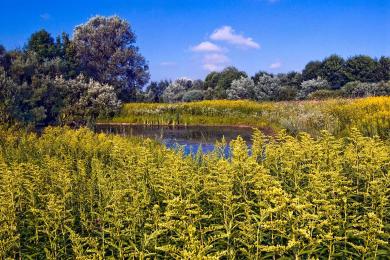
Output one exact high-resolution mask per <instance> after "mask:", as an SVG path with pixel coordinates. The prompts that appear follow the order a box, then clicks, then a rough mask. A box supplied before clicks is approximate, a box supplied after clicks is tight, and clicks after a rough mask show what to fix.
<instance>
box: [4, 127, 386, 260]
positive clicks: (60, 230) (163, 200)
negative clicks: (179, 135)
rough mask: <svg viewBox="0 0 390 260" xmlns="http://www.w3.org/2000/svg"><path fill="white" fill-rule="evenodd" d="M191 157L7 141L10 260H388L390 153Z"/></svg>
mask: <svg viewBox="0 0 390 260" xmlns="http://www.w3.org/2000/svg"><path fill="white" fill-rule="evenodd" d="M230 146H231V149H232V155H231V156H230V157H229V158H225V157H223V156H222V157H221V149H222V150H223V147H224V144H223V142H222V143H221V144H219V145H218V146H217V149H216V150H215V151H214V152H213V153H211V154H208V155H200V154H199V155H197V157H196V158H192V157H183V155H182V154H181V152H174V151H169V150H167V149H165V148H164V147H162V146H160V145H158V144H156V143H154V142H152V141H150V140H147V139H143V140H136V139H126V138H121V137H118V136H107V135H104V134H93V133H92V132H90V131H89V130H86V129H80V130H77V131H73V130H69V129H67V128H47V129H46V130H45V131H44V133H43V134H42V136H40V137H38V136H36V135H34V134H25V133H23V132H15V131H11V130H0V172H1V174H0V195H1V198H2V199H1V201H0V222H1V227H0V257H1V258H12V259H19V258H21V259H24V258H26V259H28V258H34V259H43V258H50V259H106V258H108V259H110V258H112V259H128V258H136V259H149V258H175V259H176V258H179V259H220V258H223V259H234V258H238V259H244V258H245V259H263V258H273V259H275V258H288V259H291V258H295V259H299V258H303V259H324V258H330V259H332V258H343V259H351V258H386V256H388V255H389V254H390V246H389V242H388V241H389V239H390V237H389V234H390V230H389V221H390V211H389V208H390V201H389V196H388V194H389V192H390V179H389V170H390V168H389V167H390V156H389V154H390V147H389V145H388V143H387V144H386V143H385V142H384V141H381V140H379V138H377V137H372V138H369V137H363V136H362V134H361V133H359V132H358V131H357V130H356V129H352V130H351V131H350V132H349V137H348V138H341V139H338V138H335V137H334V136H332V135H330V134H329V133H327V132H322V134H321V136H320V137H319V138H318V139H313V138H311V137H310V136H309V135H307V134H304V133H302V134H300V135H299V136H298V137H297V138H293V137H291V136H288V135H286V133H285V132H280V133H279V134H278V135H276V136H275V137H267V136H264V135H263V134H262V133H261V132H260V131H255V133H254V135H253V145H252V148H251V150H252V152H251V155H249V154H248V147H247V145H246V143H245V142H244V141H243V140H242V139H241V138H240V137H239V138H237V140H235V141H232V142H231V144H230Z"/></svg>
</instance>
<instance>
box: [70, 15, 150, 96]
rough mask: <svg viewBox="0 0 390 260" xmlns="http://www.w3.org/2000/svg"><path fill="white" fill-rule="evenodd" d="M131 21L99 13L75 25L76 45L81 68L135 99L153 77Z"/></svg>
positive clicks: (95, 78) (74, 41)
mask: <svg viewBox="0 0 390 260" xmlns="http://www.w3.org/2000/svg"><path fill="white" fill-rule="evenodd" d="M135 41H136V36H135V34H134V32H133V31H132V29H131V26H130V24H129V23H128V22H127V21H126V20H124V19H121V18H120V17H118V16H111V17H104V16H96V17H93V18H91V19H90V20H89V21H88V22H87V23H85V24H82V25H79V26H77V27H76V28H75V31H74V37H73V44H74V45H73V46H74V50H75V54H76V57H77V59H78V61H79V63H80V68H81V72H82V73H83V74H84V75H86V76H88V77H90V78H92V79H94V80H96V81H98V82H101V83H103V84H110V85H111V86H113V87H114V88H115V90H116V91H117V94H118V95H119V98H120V99H121V100H124V101H131V100H134V98H135V97H134V95H135V92H136V90H139V89H141V88H142V87H143V86H144V85H145V84H146V83H147V82H148V81H149V67H148V65H147V63H146V61H145V58H144V57H143V56H142V55H141V54H140V53H139V51H138V47H136V46H135Z"/></svg>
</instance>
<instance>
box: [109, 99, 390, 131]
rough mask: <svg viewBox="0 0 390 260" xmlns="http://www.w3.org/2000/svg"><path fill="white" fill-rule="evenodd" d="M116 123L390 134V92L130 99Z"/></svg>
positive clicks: (114, 120)
mask: <svg viewBox="0 0 390 260" xmlns="http://www.w3.org/2000/svg"><path fill="white" fill-rule="evenodd" d="M109 122H111V123H133V124H154V125H155V124H159V125H167V124H170V125H175V124H176V125H177V124H183V125H246V126H253V127H271V128H274V129H275V130H280V129H287V131H288V132H289V133H290V134H293V135H296V134H298V133H299V132H301V131H304V132H308V133H310V134H312V135H314V136H318V135H320V133H321V131H322V130H327V131H329V132H330V133H332V134H333V135H336V136H344V135H345V134H347V133H348V132H349V131H350V130H351V129H352V128H357V129H359V131H361V132H362V133H363V134H364V135H367V136H374V135H379V136H381V137H383V138H389V137H390V97H370V98H363V99H334V100H325V101H293V102H261V103H258V102H253V101H246V100H239V101H228V100H213V101H200V102H192V103H179V104H151V103H130V104H125V105H124V106H123V108H122V111H121V113H120V115H118V116H117V117H115V118H114V119H112V120H110V121H109Z"/></svg>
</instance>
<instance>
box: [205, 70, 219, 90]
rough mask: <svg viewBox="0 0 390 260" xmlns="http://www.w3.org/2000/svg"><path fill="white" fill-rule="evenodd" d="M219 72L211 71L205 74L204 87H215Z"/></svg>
mask: <svg viewBox="0 0 390 260" xmlns="http://www.w3.org/2000/svg"><path fill="white" fill-rule="evenodd" d="M220 75H221V74H220V73H219V72H216V71H213V72H210V73H209V74H207V76H206V78H205V80H204V89H205V90H206V89H215V88H216V87H217V84H218V80H219V78H220Z"/></svg>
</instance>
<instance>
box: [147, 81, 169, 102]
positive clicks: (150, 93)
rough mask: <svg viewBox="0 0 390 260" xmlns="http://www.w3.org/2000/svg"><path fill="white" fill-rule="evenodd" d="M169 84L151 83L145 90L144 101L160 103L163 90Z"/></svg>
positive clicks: (161, 82)
mask: <svg viewBox="0 0 390 260" xmlns="http://www.w3.org/2000/svg"><path fill="white" fill-rule="evenodd" d="M169 84H171V81H169V80H161V81H159V82H157V81H152V82H150V84H149V85H148V87H147V88H146V99H147V101H148V102H162V101H163V99H162V95H163V93H164V90H165V89H166V88H167V87H168V86H169Z"/></svg>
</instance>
